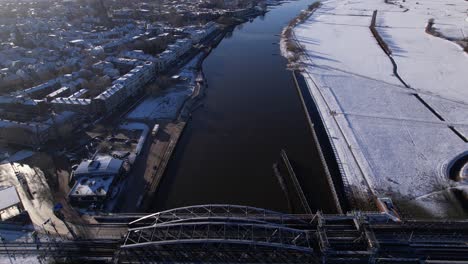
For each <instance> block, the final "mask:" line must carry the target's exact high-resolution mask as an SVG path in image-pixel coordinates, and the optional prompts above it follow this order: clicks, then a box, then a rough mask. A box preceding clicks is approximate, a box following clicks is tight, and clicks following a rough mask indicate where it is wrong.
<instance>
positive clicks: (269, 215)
mask: <svg viewBox="0 0 468 264" xmlns="http://www.w3.org/2000/svg"><path fill="white" fill-rule="evenodd" d="M195 219H197V221H221V222H222V221H227V220H228V221H231V222H232V221H238V222H253V223H274V224H292V225H307V224H308V222H307V221H304V220H302V219H299V218H296V217H293V216H290V215H287V214H282V213H278V212H275V211H271V210H266V209H261V208H256V207H249V206H238V205H227V204H219V205H197V206H187V207H181V208H175V209H171V210H167V211H163V212H158V213H155V214H151V215H148V216H144V217H142V218H140V219H138V220H135V221H133V222H131V223H130V224H129V226H130V227H138V226H153V225H162V224H167V223H178V222H187V221H188V222H190V221H192V222H193V221H194V220H195Z"/></svg>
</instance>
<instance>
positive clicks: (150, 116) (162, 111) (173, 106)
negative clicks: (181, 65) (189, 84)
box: [127, 88, 192, 120]
mask: <svg viewBox="0 0 468 264" xmlns="http://www.w3.org/2000/svg"><path fill="white" fill-rule="evenodd" d="M191 94H192V91H191V90H190V89H179V88H172V89H169V90H168V91H167V92H165V93H164V94H163V95H160V96H157V97H150V98H147V99H146V100H145V101H143V102H142V103H141V104H140V105H139V106H137V107H136V108H135V109H134V110H133V111H132V112H130V113H129V114H128V115H127V118H128V119H136V120H159V119H175V118H176V117H177V114H178V111H179V109H180V108H181V107H182V106H183V104H184V102H185V100H187V99H188V98H189V97H190V95H191Z"/></svg>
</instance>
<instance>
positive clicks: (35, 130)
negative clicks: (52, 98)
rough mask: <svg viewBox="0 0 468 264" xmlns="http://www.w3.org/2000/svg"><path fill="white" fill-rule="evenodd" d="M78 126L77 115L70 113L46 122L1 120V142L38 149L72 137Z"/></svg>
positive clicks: (53, 117) (55, 116)
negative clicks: (53, 141) (54, 141)
mask: <svg viewBox="0 0 468 264" xmlns="http://www.w3.org/2000/svg"><path fill="white" fill-rule="evenodd" d="M78 124H79V120H78V119H77V118H76V114H75V113H74V112H68V111H66V112H61V113H59V114H54V115H52V116H51V117H50V118H49V119H48V120H46V121H44V122H17V121H12V120H5V119H0V142H4V143H8V144H16V145H21V146H33V147H36V146H40V145H43V144H45V143H46V142H48V141H50V140H54V139H58V138H61V137H66V136H67V135H70V133H71V131H72V130H73V129H74V128H75V127H76V126H77V125H78Z"/></svg>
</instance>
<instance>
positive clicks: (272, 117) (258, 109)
mask: <svg viewBox="0 0 468 264" xmlns="http://www.w3.org/2000/svg"><path fill="white" fill-rule="evenodd" d="M311 3H313V1H311V0H299V1H294V2H288V3H284V4H282V5H281V6H277V7H273V8H271V11H270V12H268V13H267V14H266V15H265V16H264V17H257V18H256V19H255V20H254V21H253V22H247V23H245V24H242V25H239V26H238V27H236V28H235V29H234V31H233V32H232V35H230V34H229V35H228V36H227V37H226V38H225V39H223V40H222V42H221V43H220V44H219V45H218V47H216V48H215V49H214V50H213V52H212V53H211V54H210V55H209V56H208V57H207V58H206V60H205V61H204V63H203V70H204V73H205V77H206V79H207V83H208V88H207V90H206V94H207V96H206V97H205V98H204V99H203V103H204V107H202V108H199V109H198V110H197V111H196V112H195V113H194V114H193V119H192V120H191V121H190V122H189V124H188V125H187V127H186V129H185V131H184V133H183V135H182V137H181V139H180V141H179V144H178V146H177V148H176V151H175V153H174V156H173V158H172V159H171V161H170V162H169V165H168V168H167V171H166V173H165V175H164V177H163V179H162V181H161V184H160V186H159V189H158V193H157V194H156V197H155V199H154V203H153V210H154V211H159V210H165V209H170V208H174V207H181V206H187V205H196V204H207V203H211V204H213V203H228V204H239V205H249V206H255V207H262V208H267V209H272V210H277V211H283V212H288V204H287V200H286V197H285V194H284V193H283V191H282V189H281V187H280V184H279V182H278V180H277V178H276V177H275V176H274V174H273V170H272V165H273V163H274V162H276V161H278V160H279V154H280V150H281V149H285V150H286V152H287V153H288V155H289V157H290V159H291V160H292V161H293V165H294V168H295V170H296V173H297V174H298V178H299V180H300V182H301V185H302V187H303V189H304V191H305V193H306V197H307V199H308V201H309V204H310V206H311V208H312V210H317V209H321V210H323V211H325V212H330V213H333V212H334V210H335V209H334V206H333V202H332V199H331V195H330V191H329V188H328V185H327V184H326V180H325V177H324V172H323V168H322V166H321V163H320V161H319V156H318V153H317V151H316V147H315V143H314V141H313V138H312V134H311V132H310V130H309V128H308V125H307V122H306V117H305V114H304V111H303V109H302V106H301V102H300V99H299V96H298V94H297V91H296V88H295V86H294V82H293V78H292V74H291V72H290V71H288V70H287V69H286V63H287V62H286V60H285V59H284V58H283V57H281V56H280V50H279V44H278V43H279V34H280V33H281V31H282V29H283V28H284V27H285V26H286V25H287V23H288V22H289V21H290V20H291V19H293V18H294V17H296V16H297V15H298V14H299V12H300V11H301V10H302V9H305V8H306V7H307V6H308V5H309V4H311Z"/></svg>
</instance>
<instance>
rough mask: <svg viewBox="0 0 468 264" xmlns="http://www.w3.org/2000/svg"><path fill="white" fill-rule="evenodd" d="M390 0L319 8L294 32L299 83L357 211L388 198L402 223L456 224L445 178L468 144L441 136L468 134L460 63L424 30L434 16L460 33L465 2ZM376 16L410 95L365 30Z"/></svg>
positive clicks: (467, 94)
mask: <svg viewBox="0 0 468 264" xmlns="http://www.w3.org/2000/svg"><path fill="white" fill-rule="evenodd" d="M394 2H395V4H386V3H385V2H384V1H383V0H379V1H373V0H362V1H351V0H329V1H323V2H322V6H321V7H320V8H319V9H318V10H317V11H316V12H315V13H314V14H313V15H312V16H311V17H310V18H309V19H308V20H307V21H305V22H304V23H302V24H300V25H298V26H297V27H296V28H295V30H294V33H295V36H296V39H297V41H298V42H299V43H300V44H301V45H302V46H303V47H304V49H305V51H306V55H305V56H303V57H302V61H303V63H304V77H305V78H306V81H307V83H308V85H309V89H310V92H311V94H312V95H313V97H314V99H315V101H316V104H317V106H318V107H319V110H320V112H321V115H322V119H323V120H324V123H325V126H326V128H327V130H328V133H329V136H330V138H331V140H332V143H333V144H334V146H335V148H336V151H335V152H336V155H337V157H338V159H339V162H340V163H341V165H342V167H343V171H344V174H345V175H344V177H345V184H346V185H347V187H348V189H349V190H350V191H351V192H352V193H353V197H354V198H353V199H352V202H354V205H355V206H359V207H362V208H368V207H366V204H368V203H369V202H370V201H369V200H370V199H372V197H373V196H374V195H375V196H377V197H384V196H389V197H391V198H393V200H394V201H395V203H396V204H397V206H399V208H400V209H401V210H402V212H403V214H404V215H405V216H413V217H447V216H450V217H459V218H460V217H461V218H463V217H466V213H465V212H464V211H463V209H462V208H461V206H460V203H459V201H458V200H457V199H455V197H454V195H453V193H452V192H451V191H450V188H451V187H452V186H456V185H457V183H455V182H452V181H450V180H449V179H448V177H447V173H446V172H447V166H448V164H449V163H450V162H451V161H452V160H453V159H454V158H455V157H457V156H459V155H461V154H463V153H468V143H466V142H465V141H464V140H463V139H462V138H461V137H460V136H458V135H457V134H456V133H454V132H453V131H452V130H451V129H450V128H449V126H453V127H454V128H455V129H456V130H457V131H458V132H460V133H461V134H464V136H465V137H466V136H468V134H467V133H468V129H467V128H468V73H467V69H468V56H467V55H466V53H464V52H463V50H462V49H461V48H460V47H459V46H458V45H456V44H454V43H453V42H450V41H448V40H445V39H441V38H437V37H434V36H432V35H429V34H427V33H425V26H426V23H427V21H428V19H429V18H432V17H434V18H435V20H436V24H437V23H439V25H442V24H444V25H445V30H447V31H456V30H461V31H462V32H463V30H466V24H467V23H468V22H466V20H465V19H466V10H467V8H468V2H466V1H454V2H453V4H450V5H448V4H447V2H448V1H441V0H439V1H432V0H431V1H429V0H426V1H424V0H419V1H413V0H406V1H405V2H398V1H394ZM416 2H418V3H416ZM400 4H401V5H402V6H400ZM374 10H378V13H377V14H378V15H377V30H378V31H379V33H380V35H381V36H382V37H383V39H384V40H385V42H386V43H387V44H388V46H389V47H390V49H391V50H392V54H393V55H392V56H393V59H394V60H395V62H396V64H397V69H398V73H399V75H400V76H401V77H402V79H403V80H404V81H405V82H406V83H407V84H409V85H410V86H411V88H406V87H405V86H404V85H403V83H401V82H400V81H399V80H398V78H396V77H395V76H394V74H393V65H392V63H391V61H390V59H389V57H388V56H387V55H386V54H385V53H384V52H383V50H382V49H381V47H380V46H379V45H378V43H377V41H376V40H375V38H374V37H373V35H372V33H371V31H370V29H369V25H370V23H371V19H372V13H373V11H374ZM437 21H438V22H437ZM415 94H417V95H418V96H419V97H420V98H421V99H419V98H417V96H416V95H415ZM423 101H424V102H425V104H426V105H425V104H424V103H423ZM430 109H433V110H432V111H431V110H430ZM434 112H435V113H437V114H438V115H439V117H438V116H437V115H436V114H434ZM462 136H463V135H462Z"/></svg>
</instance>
